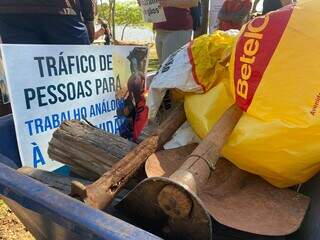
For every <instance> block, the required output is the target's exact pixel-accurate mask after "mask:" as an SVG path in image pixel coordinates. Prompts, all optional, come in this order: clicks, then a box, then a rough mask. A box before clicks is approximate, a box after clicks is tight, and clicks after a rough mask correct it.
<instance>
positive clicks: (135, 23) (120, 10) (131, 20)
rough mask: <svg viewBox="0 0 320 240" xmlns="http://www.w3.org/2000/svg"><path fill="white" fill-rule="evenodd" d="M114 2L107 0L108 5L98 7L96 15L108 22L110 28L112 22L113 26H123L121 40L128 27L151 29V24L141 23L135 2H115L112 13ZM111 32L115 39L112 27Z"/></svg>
mask: <svg viewBox="0 0 320 240" xmlns="http://www.w3.org/2000/svg"><path fill="white" fill-rule="evenodd" d="M114 2H115V1H114V0H109V3H103V4H100V5H99V6H98V15H99V18H102V19H105V20H108V22H109V24H110V25H111V26H110V27H112V26H113V22H114V24H115V25H121V26H123V29H122V34H121V40H123V36H124V32H125V30H126V28H127V27H128V26H132V27H139V26H144V27H151V24H147V23H145V22H144V21H143V17H142V14H141V10H140V7H139V6H138V4H137V2H136V1H129V2H116V3H115V11H114V12H113V11H112V6H113V3H114ZM113 14H114V18H113ZM113 19H114V20H113ZM112 30H113V31H112V32H113V36H114V37H115V35H114V28H113V27H112Z"/></svg>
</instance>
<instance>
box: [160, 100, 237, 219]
mask: <svg viewBox="0 0 320 240" xmlns="http://www.w3.org/2000/svg"><path fill="white" fill-rule="evenodd" d="M241 115H242V110H241V109H240V108H239V107H238V106H237V105H236V104H234V105H232V106H231V107H230V108H229V109H228V110H227V111H225V112H224V114H223V115H222V117H221V118H220V119H219V121H218V122H217V123H216V124H215V125H214V126H213V128H212V129H211V130H210V132H209V134H208V135H207V136H206V138H205V139H204V140H203V141H202V142H201V143H200V145H199V146H198V147H197V148H196V149H195V150H194V151H193V152H192V154H191V155H190V156H189V157H188V159H187V160H186V161H185V162H184V164H183V165H182V166H181V167H180V168H179V169H178V170H177V171H176V172H175V173H173V174H172V175H171V176H170V179H171V180H173V181H175V182H177V183H179V184H181V185H183V186H185V188H186V189H187V190H189V191H192V192H193V193H195V194H196V193H197V191H198V189H200V188H201V186H203V185H204V184H205V183H206V182H207V180H208V178H209V177H210V173H211V171H212V170H213V169H214V167H215V165H216V163H217V161H218V160H219V157H220V152H221V150H222V148H223V146H224V144H225V143H226V142H227V140H228V138H229V136H230V135H231V133H232V131H233V129H234V127H235V126H236V125H237V123H238V121H239V119H240V118H241ZM169 192H170V194H168V193H169ZM158 203H159V205H160V207H161V208H162V210H163V211H164V212H165V213H166V214H167V215H169V216H170V217H172V218H184V217H186V216H188V215H189V213H190V211H191V209H192V201H191V199H190V197H189V196H188V194H187V192H186V191H184V192H182V191H181V188H178V187H176V186H174V185H168V186H166V187H164V188H163V189H162V190H161V192H160V193H159V195H158Z"/></svg>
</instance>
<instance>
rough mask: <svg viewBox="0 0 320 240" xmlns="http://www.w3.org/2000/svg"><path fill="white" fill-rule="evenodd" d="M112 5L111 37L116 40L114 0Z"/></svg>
mask: <svg viewBox="0 0 320 240" xmlns="http://www.w3.org/2000/svg"><path fill="white" fill-rule="evenodd" d="M112 2H113V5H112V36H113V39H114V40H116V23H115V20H114V16H115V11H116V0H113V1H112Z"/></svg>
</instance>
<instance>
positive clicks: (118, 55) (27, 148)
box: [1, 45, 134, 171]
mask: <svg viewBox="0 0 320 240" xmlns="http://www.w3.org/2000/svg"><path fill="white" fill-rule="evenodd" d="M133 49H134V46H124V47H110V46H70V45H69V46H61V45H1V57H2V62H3V66H4V70H5V75H6V76H5V77H6V80H7V85H8V89H9V96H10V102H11V106H12V111H13V117H14V121H15V128H16V134H17V140H18V146H19V151H20V157H21V161H22V164H23V165H24V166H31V167H35V168H40V169H45V170H48V171H52V170H55V169H57V168H59V167H61V166H62V165H61V164H60V163H58V162H56V161H52V160H50V159H49V157H48V154H47V149H48V142H49V141H50V139H51V137H52V133H53V132H54V130H55V129H56V128H58V127H59V125H60V124H61V123H62V122H63V121H65V120H72V119H78V120H81V119H83V118H85V119H87V120H88V121H90V122H91V123H92V124H94V125H95V126H97V127H99V128H101V129H103V130H105V131H108V132H111V133H114V134H118V133H119V129H118V127H119V126H118V123H117V116H116V109H117V106H118V104H119V103H118V99H116V98H115V95H116V94H115V93H116V92H117V91H119V90H120V89H121V88H122V86H121V85H126V84H125V83H123V82H126V81H127V79H124V81H123V80H122V79H120V77H119V76H120V75H121V76H125V78H127V77H128V76H130V74H131V72H130V73H127V74H124V73H119V72H121V71H123V69H126V70H127V71H130V61H129V60H128V56H129V55H130V53H131V52H132V50H133ZM131 55H132V54H131ZM114 59H116V62H114V61H113V60H114ZM115 65H117V67H118V68H120V67H121V69H120V70H119V72H118V71H117V70H116V69H115Z"/></svg>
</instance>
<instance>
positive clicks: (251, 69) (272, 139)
mask: <svg viewBox="0 0 320 240" xmlns="http://www.w3.org/2000/svg"><path fill="white" fill-rule="evenodd" d="M319 9H320V1H319V0H305V1H303V0H301V1H299V3H298V4H297V7H293V6H288V7H286V8H284V9H282V10H280V11H276V12H272V13H270V14H268V15H267V16H265V17H260V18H257V19H254V20H253V21H251V22H250V23H248V24H247V25H246V26H245V27H243V29H242V31H241V35H240V36H239V38H238V41H237V44H236V47H235V48H234V51H233V56H232V59H231V63H230V65H231V68H230V72H231V78H230V80H231V83H230V86H231V91H230V93H236V94H235V95H234V96H233V97H234V99H235V100H236V101H237V103H238V104H239V105H240V106H241V107H242V108H243V109H244V110H246V111H247V112H246V113H244V115H243V117H242V118H241V120H240V122H239V123H238V125H237V126H236V128H235V130H234V131H233V133H232V136H231V137H230V139H229V141H228V143H227V144H226V146H225V147H224V149H223V151H222V154H223V156H224V157H226V158H227V159H229V160H230V161H232V162H233V163H234V164H236V165H237V166H238V167H240V168H241V169H244V170H246V171H249V172H252V173H254V174H257V175H260V176H262V177H263V178H265V179H266V180H267V181H269V182H270V183H272V184H273V185H275V186H278V187H287V186H292V185H295V184H299V183H303V182H305V181H307V180H308V179H309V178H311V177H312V176H313V175H314V174H316V173H317V172H318V171H319V170H320V109H319V105H320V83H319V78H320V67H319V66H320V58H319V53H320V50H319V49H318V45H319V39H320V12H319ZM224 82H225V80H221V84H223V83H224ZM221 84H218V85H217V86H216V87H214V88H213V89H211V90H210V91H209V92H208V93H206V94H203V95H197V96H190V97H186V101H185V107H186V110H187V117H188V120H189V121H190V123H191V125H192V127H193V128H194V130H195V131H196V132H197V133H198V134H199V135H200V136H202V137H203V136H204V135H205V134H206V133H207V132H208V130H209V129H210V127H211V126H212V125H213V124H214V123H215V122H216V120H217V119H218V118H219V117H220V116H221V114H222V112H223V110H226V109H227V107H228V106H229V105H231V104H232V103H233V100H232V99H230V98H229V97H228V93H229V91H228V90H221V89H222V87H221V86H222V85H221ZM223 85H225V83H224V84H223ZM219 86H220V88H221V89H220V88H219ZM199 106H201V107H199ZM208 106H210V107H208ZM221 108H224V109H221Z"/></svg>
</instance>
